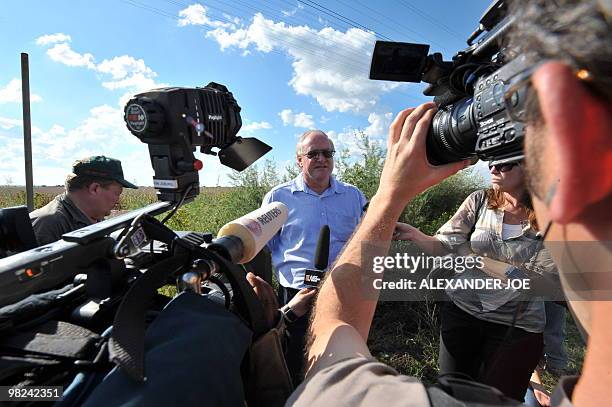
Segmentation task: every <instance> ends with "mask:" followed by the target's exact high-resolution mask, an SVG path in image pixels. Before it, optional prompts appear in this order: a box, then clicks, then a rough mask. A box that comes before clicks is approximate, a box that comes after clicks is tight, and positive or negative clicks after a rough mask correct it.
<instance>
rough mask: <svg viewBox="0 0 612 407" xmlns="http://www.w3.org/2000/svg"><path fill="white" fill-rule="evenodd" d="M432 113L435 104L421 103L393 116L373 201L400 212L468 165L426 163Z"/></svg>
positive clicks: (462, 162)
mask: <svg viewBox="0 0 612 407" xmlns="http://www.w3.org/2000/svg"><path fill="white" fill-rule="evenodd" d="M436 111H437V109H436V105H435V104H433V103H425V104H422V105H421V106H419V107H417V108H414V109H406V110H403V111H401V112H400V113H399V114H398V115H397V117H396V118H395V120H394V121H393V123H392V124H391V127H390V128H389V139H388V141H387V159H386V160H385V165H384V167H383V171H382V175H381V177H380V186H379V187H378V191H377V192H376V198H378V199H380V200H381V201H387V200H388V201H391V202H393V203H394V204H396V205H398V207H399V206H401V208H402V209H403V208H404V207H405V206H406V205H407V204H408V202H409V201H410V200H411V199H412V198H414V197H415V196H416V195H417V194H419V193H420V192H422V191H424V190H425V189H427V188H429V187H430V186H432V185H435V184H437V183H438V182H440V181H442V180H443V179H444V178H447V177H449V176H451V175H452V174H454V173H456V172H457V171H459V170H461V169H463V168H465V167H467V166H468V165H469V160H465V161H460V162H457V163H451V164H446V165H440V166H434V165H431V164H429V162H428V161H427V154H426V149H425V139H426V137H427V133H428V131H429V127H430V125H431V120H432V118H433V116H434V114H435V113H436Z"/></svg>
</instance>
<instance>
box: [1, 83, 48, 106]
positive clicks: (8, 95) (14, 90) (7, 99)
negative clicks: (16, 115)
mask: <svg viewBox="0 0 612 407" xmlns="http://www.w3.org/2000/svg"><path fill="white" fill-rule="evenodd" d="M41 100H42V98H41V97H40V96H39V95H37V94H35V93H31V94H30V102H40V101H41ZM0 103H21V79H18V78H14V79H11V81H10V82H9V83H8V84H7V85H6V86H5V87H3V88H2V87H0Z"/></svg>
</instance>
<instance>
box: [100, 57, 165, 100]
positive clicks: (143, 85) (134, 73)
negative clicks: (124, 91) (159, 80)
mask: <svg viewBox="0 0 612 407" xmlns="http://www.w3.org/2000/svg"><path fill="white" fill-rule="evenodd" d="M96 70H97V71H98V72H101V73H105V74H110V75H111V76H112V79H113V80H112V81H106V82H103V83H102V86H104V87H105V88H107V89H111V90H114V89H121V88H131V89H134V90H135V91H137V92H138V91H142V90H146V89H151V88H155V87H159V86H160V84H156V83H155V79H154V78H155V77H156V76H157V73H155V72H154V71H153V70H152V69H151V68H149V67H147V66H146V65H145V62H144V60H143V59H136V58H134V57H131V56H129V55H122V56H120V57H114V58H113V59H110V60H108V59H105V60H104V61H102V62H100V63H99V64H98V65H97V67H96Z"/></svg>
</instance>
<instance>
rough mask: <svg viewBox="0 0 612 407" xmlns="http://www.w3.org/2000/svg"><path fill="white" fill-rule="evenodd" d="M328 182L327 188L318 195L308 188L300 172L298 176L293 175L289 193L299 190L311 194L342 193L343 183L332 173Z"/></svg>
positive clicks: (343, 189) (343, 190)
mask: <svg viewBox="0 0 612 407" xmlns="http://www.w3.org/2000/svg"><path fill="white" fill-rule="evenodd" d="M329 184H330V185H329V188H327V189H326V190H325V191H323V192H322V193H321V195H319V194H317V193H316V192H314V191H313V190H311V189H310V188H308V185H306V182H305V181H304V176H303V175H302V173H299V174H298V176H297V177H295V178H294V180H293V181H292V182H291V193H294V192H296V191H300V192H306V193H309V194H311V195H318V196H325V195H331V194H343V193H344V192H345V190H346V188H345V187H344V185H342V184H341V183H340V182H338V181H337V180H336V177H334V176H333V175H332V176H331V177H330V179H329Z"/></svg>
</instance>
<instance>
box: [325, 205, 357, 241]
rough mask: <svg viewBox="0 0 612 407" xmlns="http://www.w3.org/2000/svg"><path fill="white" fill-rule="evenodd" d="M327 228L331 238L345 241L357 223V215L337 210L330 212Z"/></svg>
mask: <svg viewBox="0 0 612 407" xmlns="http://www.w3.org/2000/svg"><path fill="white" fill-rule="evenodd" d="M330 216H331V218H330V219H329V223H330V225H329V229H330V237H331V240H337V241H340V242H346V241H348V240H349V238H350V237H351V235H352V234H353V232H354V231H355V228H356V227H357V225H358V224H359V217H358V216H348V215H345V214H341V213H338V212H330Z"/></svg>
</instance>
